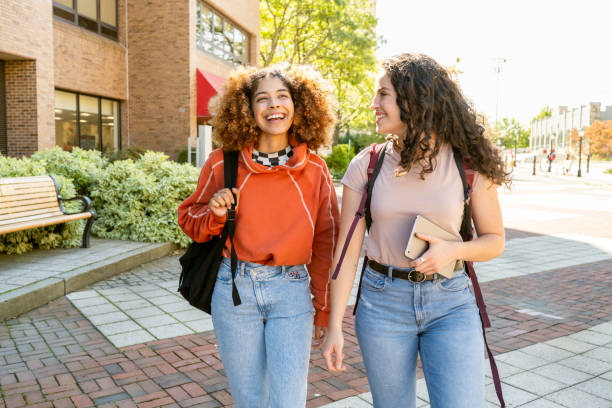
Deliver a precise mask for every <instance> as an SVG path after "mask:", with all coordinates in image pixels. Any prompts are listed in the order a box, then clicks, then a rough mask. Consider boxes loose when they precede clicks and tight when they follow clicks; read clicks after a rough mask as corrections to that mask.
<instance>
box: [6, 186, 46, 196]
mask: <svg viewBox="0 0 612 408" xmlns="http://www.w3.org/2000/svg"><path fill="white" fill-rule="evenodd" d="M34 193H53V194H56V192H55V187H53V186H51V185H47V186H46V187H33V188H27V189H15V188H13V186H0V197H8V196H19V195H23V194H34Z"/></svg>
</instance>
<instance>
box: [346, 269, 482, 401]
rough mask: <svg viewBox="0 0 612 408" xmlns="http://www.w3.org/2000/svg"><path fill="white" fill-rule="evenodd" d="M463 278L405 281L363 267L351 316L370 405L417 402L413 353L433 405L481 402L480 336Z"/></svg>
mask: <svg viewBox="0 0 612 408" xmlns="http://www.w3.org/2000/svg"><path fill="white" fill-rule="evenodd" d="M468 283H469V278H468V276H467V275H466V274H465V273H464V272H462V271H457V272H455V274H454V276H453V277H452V279H444V278H442V279H439V278H436V279H434V280H432V281H424V282H422V283H412V282H410V281H407V280H404V279H393V278H391V277H389V276H387V275H384V274H381V273H379V272H376V271H374V270H372V269H371V268H370V267H367V268H366V271H365V273H364V277H363V282H362V289H361V297H360V300H359V306H358V308H357V315H356V317H355V331H356V333H357V338H358V340H359V346H360V347H361V351H362V353H363V360H364V363H365V368H366V373H367V376H368V382H369V384H370V389H371V391H372V397H373V399H374V407H376V408H395V407H398V408H399V407H401V408H413V407H415V405H416V367H417V353H418V354H419V355H420V356H421V361H422V364H423V373H424V375H425V382H426V384H427V389H428V391H429V398H430V403H431V407H432V408H481V407H484V403H485V397H484V342H483V339H482V328H481V323H480V316H479V314H478V307H477V306H476V302H475V300H474V295H473V294H472V292H471V290H470V287H469V284H468Z"/></svg>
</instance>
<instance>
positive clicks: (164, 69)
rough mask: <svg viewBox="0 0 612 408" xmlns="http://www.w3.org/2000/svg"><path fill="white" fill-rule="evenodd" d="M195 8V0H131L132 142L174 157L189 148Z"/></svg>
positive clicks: (129, 35) (129, 59)
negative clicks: (191, 61) (191, 50)
mask: <svg viewBox="0 0 612 408" xmlns="http://www.w3.org/2000/svg"><path fill="white" fill-rule="evenodd" d="M194 12H195V3H194V0H189V1H172V2H169V1H166V0H149V1H147V2H143V1H140V0H129V1H128V20H129V21H128V47H129V56H128V72H129V74H128V75H129V97H130V100H129V115H130V118H129V126H130V129H129V132H130V144H131V145H135V146H144V147H147V148H150V149H154V150H160V151H164V152H166V153H167V154H169V155H170V156H171V157H176V151H178V150H182V149H185V146H186V143H187V137H188V136H189V135H190V132H192V129H191V127H192V126H191V123H190V79H189V76H190V59H189V49H190V26H191V24H190V16H191V15H192V14H193V13H194ZM193 21H195V19H193ZM193 128H194V129H193V131H195V124H194V126H193Z"/></svg>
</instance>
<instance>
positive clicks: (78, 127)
mask: <svg viewBox="0 0 612 408" xmlns="http://www.w3.org/2000/svg"><path fill="white" fill-rule="evenodd" d="M55 91H61V92H67V93H71V94H74V95H76V133H77V134H76V136H77V137H76V140H77V142H78V144H79V146H78V147H79V148H81V95H83V96H90V97H93V98H97V99H98V139H97V140H96V142H97V143H98V145H99V146H100V149H95V148H94V149H93V150H98V151H100V152H101V151H102V99H106V100H108V101H112V102H117V130H118V132H119V137H118V140H117V146H116V151H119V150H121V148H122V143H121V140H122V137H121V101H120V100H119V99H113V98H106V97H104V96H99V95H94V94H89V93H86V92H74V91H72V90H70V89H65V88H55V89H54V92H55ZM54 107H55V106H54ZM56 141H57V139H56ZM94 146H95V143H94Z"/></svg>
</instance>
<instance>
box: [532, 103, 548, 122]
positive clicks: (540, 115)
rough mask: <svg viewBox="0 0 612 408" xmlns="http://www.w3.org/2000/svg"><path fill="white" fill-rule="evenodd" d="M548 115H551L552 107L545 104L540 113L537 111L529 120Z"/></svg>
mask: <svg viewBox="0 0 612 408" xmlns="http://www.w3.org/2000/svg"><path fill="white" fill-rule="evenodd" d="M549 116H552V109H551V107H550V106H545V107H543V108H542V109H541V110H540V113H538V114H537V115H536V116H534V117H533V119H531V121H532V122H533V121H534V120H538V119H543V118H547V117H549Z"/></svg>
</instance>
